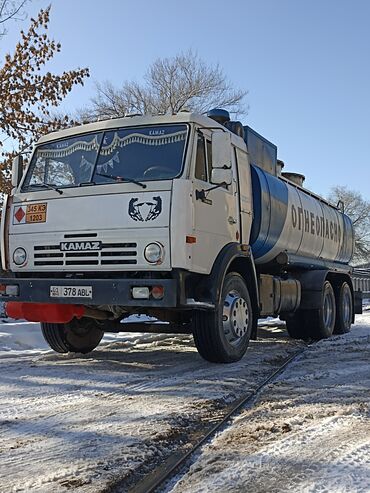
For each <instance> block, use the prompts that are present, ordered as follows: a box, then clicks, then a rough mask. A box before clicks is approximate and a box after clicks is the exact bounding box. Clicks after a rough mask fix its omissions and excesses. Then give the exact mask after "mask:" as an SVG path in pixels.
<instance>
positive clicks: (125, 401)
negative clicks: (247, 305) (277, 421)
mask: <svg viewBox="0 0 370 493" xmlns="http://www.w3.org/2000/svg"><path fill="white" fill-rule="evenodd" d="M274 323H276V321H275V322H274V321H269V322H268V325H274ZM302 344H303V343H301V342H297V341H291V340H289V339H288V338H287V337H286V334H285V333H284V331H283V328H281V327H280V328H279V327H275V328H269V330H268V331H267V330H266V329H265V328H261V338H260V340H259V341H258V342H252V343H251V347H250V349H249V350H248V352H247V356H246V357H244V358H243V359H242V361H240V362H238V363H236V364H234V365H214V364H210V363H207V362H206V361H204V360H202V359H201V358H200V356H199V355H198V353H197V351H196V349H195V347H194V345H193V341H192V337H191V336H187V335H186V336H171V335H156V334H149V335H142V334H141V335H138V334H131V335H127V334H118V335H115V334H112V335H108V336H107V337H106V338H105V341H104V342H103V343H102V344H101V345H100V346H99V347H98V348H97V349H96V350H95V351H93V352H92V353H90V354H88V355H80V354H77V355H74V354H67V355H60V354H57V353H54V352H51V351H48V350H47V349H46V345H45V343H44V341H43V339H42V337H41V335H40V332H39V328H38V324H26V323H16V322H11V321H7V322H4V323H3V324H2V325H1V326H0V348H1V351H0V492H1V493H8V492H13V491H23V492H27V493H28V492H38V493H39V492H41V493H49V492H53V493H59V492H65V491H68V490H73V491H76V492H78V493H79V492H88V493H92V492H94V493H95V492H99V491H100V492H102V491H106V488H109V485H110V484H111V483H112V482H113V483H114V482H115V481H116V480H117V479H122V478H123V479H127V481H131V482H135V481H136V480H137V474H139V473H140V474H142V473H143V472H145V470H147V469H148V468H151V467H153V466H154V465H156V464H157V463H159V462H161V461H162V460H163V459H165V458H166V457H168V456H169V455H170V454H171V453H172V452H174V451H175V450H177V449H178V447H185V445H184V443H186V435H187V433H189V432H190V431H193V430H194V429H199V428H200V427H202V426H203V422H208V421H209V420H213V419H215V417H216V416H218V414H219V410H220V408H222V407H223V406H225V404H226V403H229V402H232V401H233V400H234V399H235V398H237V397H240V396H241V395H242V394H243V393H244V392H245V391H246V390H248V389H251V390H252V389H253V388H255V387H256V386H257V385H258V384H259V383H260V382H261V381H262V380H263V379H264V378H265V377H266V376H267V375H268V374H269V373H270V372H271V369H272V368H276V367H277V366H278V365H279V363H280V362H281V361H282V360H284V359H285V358H286V357H287V355H289V354H292V353H293V352H294V351H295V350H296V348H297V347H299V346H302ZM123 491H125V489H123Z"/></svg>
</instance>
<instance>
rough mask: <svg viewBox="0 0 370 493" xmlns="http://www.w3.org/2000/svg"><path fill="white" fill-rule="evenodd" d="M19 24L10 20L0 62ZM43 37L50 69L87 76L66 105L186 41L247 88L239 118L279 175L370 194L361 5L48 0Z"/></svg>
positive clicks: (325, 188) (366, 17)
mask: <svg viewBox="0 0 370 493" xmlns="http://www.w3.org/2000/svg"><path fill="white" fill-rule="evenodd" d="M49 3H50V2H49V1H44V0H34V1H33V2H32V3H30V4H28V6H27V11H28V12H29V15H30V16H31V15H36V13H37V11H38V10H39V9H40V8H42V7H45V6H47V5H48V4H49ZM27 25H28V21H27V20H26V21H25V22H18V23H16V24H12V25H9V26H8V27H9V30H10V31H9V34H8V36H7V37H5V38H3V39H2V41H1V42H0V56H1V57H3V56H4V54H5V52H6V51H11V50H12V48H13V47H14V45H15V43H16V41H17V39H18V33H19V30H20V29H21V28H23V29H25V28H26V27H27ZM50 34H51V35H52V36H53V37H54V38H55V39H56V40H57V41H60V42H61V43H62V51H61V53H60V54H58V55H57V56H56V58H55V60H54V61H53V62H52V63H51V64H50V68H51V69H52V70H53V71H62V70H68V69H71V68H75V67H77V66H80V67H85V66H87V67H89V68H90V71H91V76H92V77H91V80H89V81H88V83H87V84H86V85H85V87H84V88H76V89H74V91H73V93H72V94H71V95H70V96H69V97H68V99H67V101H66V103H65V104H64V107H65V108H66V109H68V110H73V109H75V108H76V107H81V106H82V105H83V104H84V103H87V102H88V100H89V98H90V96H91V95H92V94H93V92H94V81H103V80H110V81H112V82H113V83H115V84H117V85H119V84H120V82H122V81H123V80H125V79H136V80H138V81H140V79H141V78H142V76H143V74H144V73H145V70H146V68H147V67H148V66H149V65H150V63H151V62H153V61H154V60H155V59H156V58H157V57H165V56H173V55H175V54H176V53H178V52H180V51H186V50H188V49H189V48H192V49H193V50H194V51H197V52H198V54H199V55H200V57H202V58H203V59H204V60H206V61H207V62H209V63H210V64H213V63H219V64H220V65H221V67H222V68H223V69H224V71H225V73H226V74H227V76H228V78H229V79H230V81H231V82H232V83H233V84H234V85H235V86H237V87H240V88H242V89H246V90H248V91H249V93H248V97H247V102H248V104H249V106H250V109H249V114H248V116H247V117H245V118H244V119H243V123H245V124H248V125H250V126H252V127H253V128H255V130H257V131H258V132H259V133H261V134H262V135H264V136H265V137H266V138H268V139H269V140H271V141H272V142H274V143H275V144H276V145H277V146H278V155H279V157H280V159H283V160H284V161H285V165H286V166H285V170H287V171H288V170H289V171H297V172H300V173H303V174H304V175H306V183H305V185H306V186H307V187H308V188H311V189H312V190H313V191H315V192H317V193H320V194H322V195H327V194H328V192H329V190H330V188H331V187H332V186H333V185H337V184H338V185H347V186H348V187H350V188H351V189H354V190H358V191H360V192H361V193H362V195H363V196H364V197H365V198H367V199H370V179H369V175H370V171H369V167H370V158H369V154H370V153H369V147H370V123H369V118H370V116H369V114H370V96H369V91H370V66H369V65H370V1H366V0H352V1H351V2H350V1H344V0H306V1H303V0H258V1H257V0H255V1H253V2H252V1H250V0H229V1H225V0H186V1H179V0H172V1H169V0H155V1H153V0H136V1H128V0H104V1H103V0H54V1H53V2H52V14H51V22H50Z"/></svg>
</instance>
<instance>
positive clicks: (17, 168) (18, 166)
mask: <svg viewBox="0 0 370 493" xmlns="http://www.w3.org/2000/svg"><path fill="white" fill-rule="evenodd" d="M22 175H23V157H22V156H21V155H20V154H19V155H18V156H16V157H15V158H14V159H13V166H12V187H17V186H18V185H19V184H20V182H21V179H22Z"/></svg>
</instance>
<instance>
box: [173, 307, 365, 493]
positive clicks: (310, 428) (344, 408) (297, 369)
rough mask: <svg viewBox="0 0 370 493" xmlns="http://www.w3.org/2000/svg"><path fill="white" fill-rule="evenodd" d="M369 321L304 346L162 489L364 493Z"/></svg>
mask: <svg viewBox="0 0 370 493" xmlns="http://www.w3.org/2000/svg"><path fill="white" fill-rule="evenodd" d="M369 322H370V313H366V314H365V315H362V316H358V317H357V323H356V326H355V327H354V328H353V329H352V332H351V333H350V334H346V335H344V336H338V337H334V338H332V339H330V340H324V341H321V342H319V343H318V344H316V345H312V346H311V347H310V348H308V349H307V350H306V351H305V352H304V353H303V355H302V356H300V357H299V359H298V360H296V361H295V362H293V363H292V364H291V365H290V366H289V367H288V369H287V370H286V371H285V372H284V373H283V374H282V375H281V376H280V377H279V378H277V379H276V381H275V382H274V383H272V384H270V385H269V386H268V387H267V388H265V390H264V391H263V392H261V393H260V395H259V396H258V398H257V399H256V401H255V402H254V405H253V407H250V408H248V409H246V410H245V411H244V412H243V413H242V414H241V415H239V416H238V417H237V418H235V419H234V420H233V422H232V423H231V424H230V425H229V426H227V428H226V429H224V430H223V431H222V432H221V433H220V434H219V435H218V436H217V437H216V438H215V439H214V440H213V441H212V442H211V443H209V444H207V445H206V446H205V447H204V448H203V450H202V452H201V454H200V456H198V457H197V460H196V461H195V462H194V463H193V465H192V466H191V468H190V470H189V472H188V473H187V474H185V475H184V476H183V477H181V478H179V479H178V480H177V483H176V484H174V485H173V484H172V485H171V486H170V487H168V489H167V491H171V492H172V493H179V492H181V493H186V492H197V493H201V492H212V493H213V492H220V493H221V492H222V493H227V492H235V491H240V492H242V491H248V492H253V493H257V492H266V491H273V492H297V491H299V492H307V493H308V492H331V493H332V492H338V493H339V492H343V493H344V492H364V493H365V492H367V493H368V492H369V491H370V368H369V361H370V359H369V357H370V327H369Z"/></svg>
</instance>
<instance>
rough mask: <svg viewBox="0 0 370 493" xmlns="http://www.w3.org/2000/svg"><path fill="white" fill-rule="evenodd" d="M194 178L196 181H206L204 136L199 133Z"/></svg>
mask: <svg viewBox="0 0 370 493" xmlns="http://www.w3.org/2000/svg"><path fill="white" fill-rule="evenodd" d="M195 178H198V180H202V181H207V165H206V146H205V141H204V136H203V135H202V134H200V133H198V137H197V156H196V161H195Z"/></svg>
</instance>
